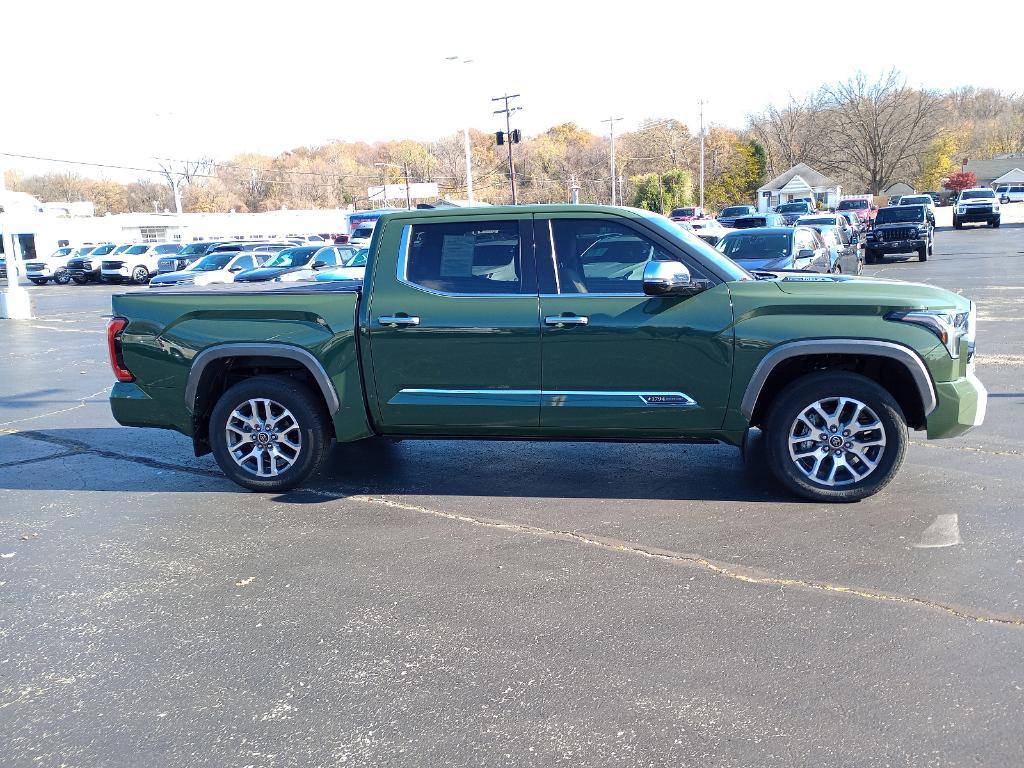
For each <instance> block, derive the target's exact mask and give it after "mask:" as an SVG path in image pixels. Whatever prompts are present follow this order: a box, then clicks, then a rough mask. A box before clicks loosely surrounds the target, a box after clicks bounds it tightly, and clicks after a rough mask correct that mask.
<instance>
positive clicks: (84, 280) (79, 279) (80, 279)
mask: <svg viewBox="0 0 1024 768" xmlns="http://www.w3.org/2000/svg"><path fill="white" fill-rule="evenodd" d="M71 279H72V280H73V281H74V283H75V285H85V284H86V283H88V282H89V279H88V278H86V277H72V278H71Z"/></svg>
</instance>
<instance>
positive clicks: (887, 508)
mask: <svg viewBox="0 0 1024 768" xmlns="http://www.w3.org/2000/svg"><path fill="white" fill-rule="evenodd" d="M1021 207H1022V208H1024V206H1021ZM946 210H948V209H946ZM1008 218H1009V217H1008ZM939 221H940V224H942V223H943V219H942V218H941V217H940V220H939ZM866 274H874V275H882V276H885V277H891V278H897V279H906V280H920V281H924V282H929V283H934V284H937V285H940V286H943V287H946V288H949V289H952V290H957V291H961V292H963V293H964V294H966V295H968V296H970V297H971V298H973V299H974V300H976V301H977V302H978V303H979V305H980V329H981V330H980V333H979V352H978V373H979V376H980V378H981V379H982V380H983V381H984V382H985V384H986V386H987V387H988V389H989V393H990V401H989V412H988V417H987V420H986V422H985V424H984V425H983V426H982V427H980V428H978V429H977V430H975V431H974V432H972V433H970V434H969V435H967V436H966V437H964V438H960V439H957V440H950V441H938V442H934V443H926V442H925V441H924V440H923V439H922V437H921V436H920V435H918V434H915V435H912V437H913V443H912V446H911V450H910V452H909V455H908V460H907V464H906V465H905V467H904V469H903V471H902V473H901V474H900V475H898V476H897V478H896V480H895V481H894V482H893V483H892V485H891V486H889V488H887V489H886V490H885V491H884V492H883V493H881V494H879V495H878V496H875V497H872V498H870V499H868V500H866V501H863V502H861V503H858V504H853V505H823V504H813V503H806V502H801V501H799V500H796V499H794V498H792V497H789V496H787V495H785V494H784V493H783V492H782V491H781V490H780V489H779V488H778V487H777V486H776V485H775V484H774V482H773V481H772V479H771V478H770V477H769V475H768V473H767V471H766V470H764V469H763V468H762V466H761V463H760V461H759V454H758V451H757V450H756V447H755V450H754V451H753V452H752V455H751V457H750V460H749V461H748V462H747V463H746V464H744V463H742V462H741V461H740V458H739V455H738V452H737V451H735V450H734V449H731V448H728V447H725V446H688V445H681V446H674V445H639V446H637V445H617V444H586V445H582V446H577V448H576V449H575V450H574V451H572V452H568V451H567V450H566V446H565V445H561V444H558V443H514V442H501V443H486V442H476V441H460V442H418V443H417V442H412V443H407V442H403V443H400V444H397V445H393V444H388V443H379V442H369V443H366V444H359V445H353V446H344V447H339V448H336V449H335V451H334V453H333V454H332V457H331V462H330V466H329V468H328V470H327V471H326V472H325V474H324V475H322V476H321V477H320V478H319V479H318V480H317V481H316V482H315V483H314V484H313V486H312V487H311V489H309V490H306V491H298V492H292V493H287V494H283V495H277V496H271V495H259V494H251V493H246V492H243V491H241V490H240V489H238V488H237V487H236V486H234V485H233V484H232V483H230V482H229V481H227V480H226V479H224V478H223V477H222V476H221V474H220V472H219V470H218V469H217V467H216V465H215V463H214V462H213V460H212V458H211V457H209V456H206V457H203V458H199V459H197V458H194V457H193V456H192V451H191V443H190V441H189V440H188V439H186V438H184V437H182V436H180V435H176V434H172V433H169V432H161V431H151V430H140V429H126V428H121V427H119V426H118V425H117V424H116V423H115V422H114V421H113V420H112V418H111V416H110V412H109V408H108V406H107V402H106V393H107V391H108V389H109V386H110V384H111V380H112V379H111V374H110V371H109V368H108V365H107V362H106V350H105V345H104V341H105V340H104V331H103V328H104V322H105V321H104V318H103V316H104V315H105V314H106V313H108V312H109V297H110V294H111V292H112V291H111V289H110V288H108V287H101V286H94V285H90V286H84V287H76V286H73V285H72V286H52V285H51V286H45V287H41V288H35V287H33V288H31V289H30V290H31V291H32V295H33V297H34V301H35V306H36V311H37V313H38V319H36V320H33V321H25V322H17V323H12V322H4V323H2V324H0V334H2V339H3V341H2V343H0V383H2V391H0V554H2V559H0V750H2V752H0V764H3V765H5V766H59V765H66V766H113V765H117V766H121V765H133V766H182V765H211V766H213V765H216V766H238V767H239V768H242V767H243V766H254V767H257V766H291V765H295V766H314V765H325V766H326V765H332V766H333V765H367V764H371V763H372V764H382V765H389V766H427V765H430V766H435V765H552V764H566V765H574V766H589V765H616V766H620V765H629V766H632V765H654V766H661V765H666V766H667V765H671V766H676V765H702V766H796V765H801V766H803V765H807V766H825V765H830V766H831V765H843V766H847V765H848V766H854V765H855V766H902V765H907V766H962V765H977V766H1009V765H1019V764H1021V762H1022V761H1024V516H1022V501H1024V408H1022V406H1024V384H1022V380H1024V346H1022V343H1021V337H1022V331H1024V224H1013V223H1007V224H1004V225H1003V227H1002V228H1001V229H999V230H991V229H981V228H970V229H965V230H963V231H958V232H954V231H952V230H951V229H949V228H943V229H942V230H941V231H940V232H938V234H937V237H936V254H935V256H934V257H933V258H932V259H930V260H929V261H928V262H927V263H918V262H917V261H916V260H914V259H909V260H895V259H893V260H890V261H889V262H888V263H886V264H883V265H877V266H873V267H868V268H867V270H866ZM136 290H139V289H136ZM141 290H145V289H141Z"/></svg>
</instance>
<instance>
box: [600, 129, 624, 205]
mask: <svg viewBox="0 0 1024 768" xmlns="http://www.w3.org/2000/svg"><path fill="white" fill-rule="evenodd" d="M621 119H622V118H621V117H609V118H608V119H607V120H602V121H601V122H602V123H608V130H610V131H611V137H612V147H611V150H612V151H611V158H610V165H611V172H612V205H615V123H617V122H618V121H619V120H621Z"/></svg>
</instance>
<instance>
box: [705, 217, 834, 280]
mask: <svg viewBox="0 0 1024 768" xmlns="http://www.w3.org/2000/svg"><path fill="white" fill-rule="evenodd" d="M718 250H720V251H721V252H722V253H724V254H725V255H726V256H728V257H729V258H730V259H732V260H733V261H735V262H736V263H737V264H739V265H740V266H741V267H743V268H744V269H748V270H762V269H763V270H774V269H782V270H807V271H810V272H832V271H833V262H832V257H831V255H830V254H829V249H828V246H827V245H826V244H825V241H824V240H823V239H822V237H821V235H820V234H819V233H818V232H816V231H815V230H814V229H812V228H811V227H759V228H756V229H741V230H735V231H733V232H730V233H729V234H727V235H726V236H725V237H723V238H722V240H721V241H720V242H719V243H718Z"/></svg>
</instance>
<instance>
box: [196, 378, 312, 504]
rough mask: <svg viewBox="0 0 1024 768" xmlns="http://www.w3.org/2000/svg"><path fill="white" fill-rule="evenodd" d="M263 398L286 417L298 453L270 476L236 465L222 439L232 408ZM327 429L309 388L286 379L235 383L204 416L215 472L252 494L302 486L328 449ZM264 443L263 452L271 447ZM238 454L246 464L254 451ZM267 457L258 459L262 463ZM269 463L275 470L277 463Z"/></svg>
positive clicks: (249, 380) (255, 379)
mask: <svg viewBox="0 0 1024 768" xmlns="http://www.w3.org/2000/svg"><path fill="white" fill-rule="evenodd" d="M264 398H265V399H267V400H272V401H274V403H276V404H278V405H280V406H283V407H284V408H286V409H288V411H290V412H291V415H292V418H293V419H294V422H295V424H296V427H295V429H296V430H297V431H298V434H299V437H300V440H299V441H298V444H299V445H300V448H299V450H298V451H297V453H296V456H295V458H294V461H293V463H292V464H291V466H289V467H287V468H286V469H283V470H282V471H281V472H280V474H278V475H276V476H273V477H267V476H261V475H259V474H257V473H256V472H255V471H251V470H248V469H246V468H244V467H242V466H240V464H239V463H238V462H237V461H236V460H235V458H234V457H233V456H232V454H231V450H230V448H229V446H228V438H227V434H226V431H227V426H228V421H229V419H231V418H232V414H233V413H234V412H235V411H236V409H239V408H243V407H244V406H245V404H246V402H247V401H248V400H252V399H264ZM288 423H290V422H288ZM329 425H330V420H329V417H328V415H327V412H326V409H325V408H324V406H323V403H322V401H321V400H320V398H319V396H318V395H316V394H314V393H313V392H312V391H311V390H310V389H309V387H307V386H306V385H304V384H302V383H301V382H299V381H296V380H295V379H292V378H290V377H288V376H256V377H253V378H251V379H245V380H244V381H241V382H239V383H238V384H235V385H234V386H233V387H231V388H230V389H229V390H228V391H227V392H225V393H224V394H223V395H221V397H220V399H219V400H218V401H217V404H216V405H215V406H214V408H213V413H211V414H210V423H209V436H210V447H211V448H212V449H213V456H214V458H215V459H216V460H217V464H218V465H219V466H220V468H221V470H222V471H223V472H224V474H225V475H227V477H228V478H230V479H231V480H233V481H234V482H236V483H237V484H238V485H240V486H242V487H243V488H248V489H249V490H252V491H262V492H264V493H278V492H280V491H286V490H289V489H291V488H294V487H296V486H298V485H300V484H302V483H303V482H304V481H305V480H307V479H308V478H309V477H311V476H312V475H314V474H315V473H316V472H317V471H318V470H319V469H320V466H321V464H323V461H324V457H325V456H326V455H327V450H328V448H329V447H330V444H331V430H330V428H329ZM250 434H251V433H250ZM282 434H283V433H282ZM252 444H255V441H252ZM266 444H267V446H268V448H270V447H276V446H272V445H271V444H270V443H266ZM247 445H248V444H247ZM242 453H243V454H244V457H245V458H244V459H243V460H246V461H247V460H248V458H247V457H248V456H255V453H256V450H254V449H249V451H248V453H245V448H244V447H243V450H242ZM267 456H268V454H264V457H263V461H266V459H267ZM273 461H274V464H275V466H276V464H277V459H273Z"/></svg>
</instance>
